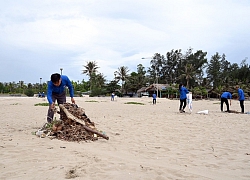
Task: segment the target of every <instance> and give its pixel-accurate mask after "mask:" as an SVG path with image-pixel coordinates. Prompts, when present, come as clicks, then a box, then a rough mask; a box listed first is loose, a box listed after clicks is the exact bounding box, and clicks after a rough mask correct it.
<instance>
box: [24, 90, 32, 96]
mask: <svg viewBox="0 0 250 180" xmlns="http://www.w3.org/2000/svg"><path fill="white" fill-rule="evenodd" d="M24 94H25V95H26V96H28V97H33V96H34V91H33V90H32V89H27V90H26V91H25V92H24Z"/></svg>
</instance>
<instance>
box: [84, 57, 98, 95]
mask: <svg viewBox="0 0 250 180" xmlns="http://www.w3.org/2000/svg"><path fill="white" fill-rule="evenodd" d="M83 67H84V68H85V69H84V70H82V74H86V75H87V76H89V81H90V90H91V85H92V75H93V73H97V69H98V68H99V67H98V66H97V63H96V62H95V61H88V62H87V64H86V65H83Z"/></svg>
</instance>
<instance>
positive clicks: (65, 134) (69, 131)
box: [43, 103, 108, 142]
mask: <svg viewBox="0 0 250 180" xmlns="http://www.w3.org/2000/svg"><path fill="white" fill-rule="evenodd" d="M63 107H64V108H63V109H64V111H63V110H62V109H61V108H60V112H59V111H57V113H59V114H60V119H61V120H59V121H56V120H54V121H52V123H51V124H46V125H45V126H44V127H43V129H44V130H45V131H47V132H45V131H44V132H45V133H46V134H47V136H49V137H54V138H57V139H59V140H65V141H77V142H80V141H87V140H91V141H95V140H98V137H100V135H101V133H102V132H101V131H98V130H97V129H96V127H95V124H94V122H91V121H90V119H89V118H88V117H87V115H86V114H85V111H84V109H83V108H80V107H78V106H77V105H75V104H70V103H64V104H63ZM65 111H66V112H65ZM67 115H68V116H71V117H73V118H68V116H67ZM73 119H77V121H78V122H77V121H75V120H73ZM86 129H87V130H86ZM94 132H96V133H94ZM104 136H105V135H104ZM106 139H108V137H107V138H106Z"/></svg>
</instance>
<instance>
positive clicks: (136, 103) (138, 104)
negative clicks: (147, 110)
mask: <svg viewBox="0 0 250 180" xmlns="http://www.w3.org/2000/svg"><path fill="white" fill-rule="evenodd" d="M124 104H137V105H145V104H144V103H139V102H126V103H124Z"/></svg>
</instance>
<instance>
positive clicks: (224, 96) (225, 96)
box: [221, 92, 232, 99]
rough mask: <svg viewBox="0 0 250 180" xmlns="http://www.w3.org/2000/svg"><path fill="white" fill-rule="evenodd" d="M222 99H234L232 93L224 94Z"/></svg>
mask: <svg viewBox="0 0 250 180" xmlns="http://www.w3.org/2000/svg"><path fill="white" fill-rule="evenodd" d="M221 98H226V99H232V94H231V93H230V92H224V93H222V95H221Z"/></svg>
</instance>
